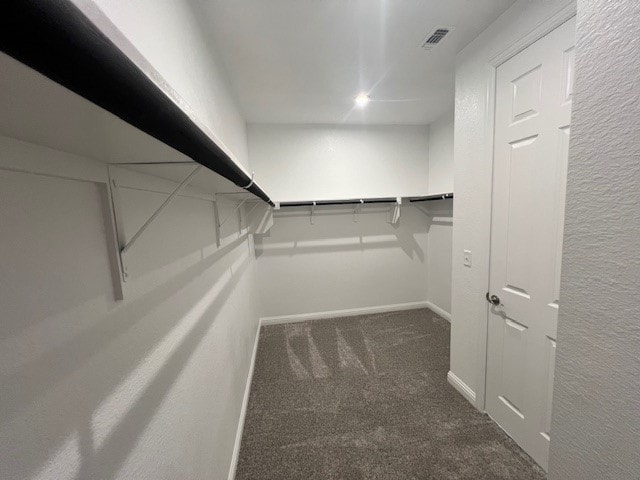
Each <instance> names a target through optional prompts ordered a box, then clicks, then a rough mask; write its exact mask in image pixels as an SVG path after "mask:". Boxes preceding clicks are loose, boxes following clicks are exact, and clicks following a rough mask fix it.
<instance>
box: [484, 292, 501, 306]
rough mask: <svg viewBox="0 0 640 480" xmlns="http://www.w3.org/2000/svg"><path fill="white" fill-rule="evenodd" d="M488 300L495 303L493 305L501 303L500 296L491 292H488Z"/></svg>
mask: <svg viewBox="0 0 640 480" xmlns="http://www.w3.org/2000/svg"><path fill="white" fill-rule="evenodd" d="M486 297H487V302H489V303H491V304H493V305H496V306H497V305H500V298H499V297H498V296H497V295H491V296H489V292H487V295H486Z"/></svg>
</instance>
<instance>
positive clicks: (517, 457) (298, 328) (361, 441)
mask: <svg viewBox="0 0 640 480" xmlns="http://www.w3.org/2000/svg"><path fill="white" fill-rule="evenodd" d="M448 369H449V323H448V322H447V321H446V320H444V319H442V318H441V317H439V316H437V315H435V314H434V313H432V312H431V311H430V310H426V309H418V310H408V311H402V312H393V313H384V314H375V315H363V316H358V317H347V318H340V319H331V320H316V321H309V322H304V323H293V324H286V325H273V326H266V327H263V328H262V330H261V332H260V341H259V346H258V352H257V358H256V365H255V371H254V376H253V380H252V383H251V393H250V396H249V405H248V411H247V416H246V421H245V426H244V432H243V436H242V445H241V449H240V457H239V461H238V467H237V471H236V479H237V480H249V479H250V480H258V479H260V480H270V479H274V480H275V479H278V480H295V479H305V480H307V479H323V480H324V479H345V480H346V479H348V480H358V479H398V480H401V479H437V480H446V479H473V480H480V479H491V480H494V479H544V478H546V477H545V474H544V472H543V471H542V470H541V469H540V468H539V467H537V466H536V464H535V463H534V462H533V461H532V460H531V458H530V457H529V456H528V455H527V454H526V453H524V452H523V451H522V450H521V449H520V448H519V447H518V446H517V445H516V444H515V443H514V442H513V440H511V438H509V437H508V436H507V435H506V434H505V433H504V432H503V431H502V430H501V429H500V428H499V427H498V426H497V425H496V424H494V423H493V422H492V421H491V419H489V417H487V416H486V415H483V414H481V413H480V412H478V411H477V410H475V409H474V408H473V407H472V406H471V405H470V404H469V403H468V402H467V401H466V400H465V399H464V398H463V397H462V396H461V395H460V394H459V393H458V392H456V391H455V390H454V388H453V387H451V386H450V385H449V384H448V382H447V371H448Z"/></svg>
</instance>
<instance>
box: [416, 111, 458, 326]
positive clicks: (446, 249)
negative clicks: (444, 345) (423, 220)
mask: <svg viewBox="0 0 640 480" xmlns="http://www.w3.org/2000/svg"><path fill="white" fill-rule="evenodd" d="M428 191H429V194H436V193H446V192H453V112H451V113H450V114H446V115H443V116H442V117H440V118H439V119H438V120H436V121H435V122H433V123H432V124H430V125H429V190H428ZM454 201H455V200H444V201H437V202H430V203H427V204H423V206H425V207H427V208H428V210H429V211H430V212H433V213H434V216H433V217H432V218H430V219H429V221H428V228H429V252H428V255H427V258H428V261H427V272H428V279H429V280H428V288H427V291H428V300H429V302H431V303H432V304H433V305H435V306H436V307H438V308H440V309H442V310H444V311H445V312H447V313H449V314H450V313H451V245H452V237H453V218H452V217H453V210H452V206H453V202H454Z"/></svg>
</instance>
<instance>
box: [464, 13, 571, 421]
mask: <svg viewBox="0 0 640 480" xmlns="http://www.w3.org/2000/svg"><path fill="white" fill-rule="evenodd" d="M575 15H576V5H575V3H571V4H570V5H567V6H566V7H565V8H563V9H562V10H560V11H559V12H557V13H556V14H555V15H553V16H552V17H550V18H548V19H547V20H545V21H544V22H542V23H541V24H540V25H538V26H537V27H536V28H535V29H533V30H532V31H531V32H529V33H528V34H526V35H524V36H523V37H521V38H520V39H519V40H518V41H517V42H515V43H513V44H512V45H510V46H509V47H508V48H506V49H505V50H503V51H502V52H500V53H499V54H497V55H495V56H494V57H493V58H491V60H489V62H488V63H487V92H486V105H487V109H486V112H485V131H484V138H485V146H486V150H485V152H484V153H483V156H484V159H485V161H486V164H487V165H489V166H490V169H491V171H490V178H491V188H490V189H489V202H488V204H489V205H490V208H492V207H493V200H492V199H493V154H494V134H495V112H496V77H497V71H498V67H499V66H500V65H502V64H503V63H505V62H506V61H507V60H509V59H511V58H512V57H514V56H515V55H517V54H518V53H520V52H521V51H523V50H524V49H526V48H527V47H529V46H530V45H532V44H534V43H535V42H537V41H538V40H540V39H541V38H542V37H544V36H545V35H547V34H549V33H551V32H552V31H553V30H555V29H556V28H558V27H559V26H560V25H562V24H563V23H565V22H566V21H567V20H569V19H571V18H572V17H575ZM484 235H485V238H486V239H487V242H486V245H487V250H486V251H485V252H484V254H485V255H486V258H491V256H490V255H491V214H489V223H488V224H487V225H485V231H484ZM487 265H489V263H488V262H487ZM489 269H490V267H488V268H487V272H486V284H485V291H486V292H488V291H489V276H490V273H491V272H490V270H489ZM488 331H489V305H488V304H487V307H486V310H485V313H484V316H483V321H482V322H481V324H480V328H479V329H478V339H477V345H478V349H477V352H478V357H477V365H478V369H479V371H478V377H477V378H478V380H479V381H478V387H477V389H476V392H475V406H476V408H477V409H479V410H480V411H483V412H484V411H485V405H486V382H487V342H488Z"/></svg>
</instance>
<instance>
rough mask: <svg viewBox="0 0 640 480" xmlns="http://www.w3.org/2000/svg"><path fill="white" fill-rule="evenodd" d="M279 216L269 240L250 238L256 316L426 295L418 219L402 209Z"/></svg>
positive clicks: (422, 223) (423, 233)
mask: <svg viewBox="0 0 640 480" xmlns="http://www.w3.org/2000/svg"><path fill="white" fill-rule="evenodd" d="M389 208H390V207H388V206H387V207H384V208H380V207H374V206H365V207H363V208H362V211H361V213H360V214H359V215H358V221H357V222H354V220H353V213H352V212H353V207H321V208H318V210H317V211H316V213H315V215H314V225H311V223H310V220H309V209H304V208H301V209H287V210H286V211H285V210H282V211H281V212H282V213H279V214H278V215H277V217H276V219H275V224H274V226H273V227H272V229H271V231H270V232H269V235H266V236H262V237H260V236H256V255H257V257H258V268H257V272H258V275H257V282H258V285H259V286H260V294H261V299H262V303H261V315H263V316H266V317H272V316H284V315H297V314H305V313H318V312H330V311H336V310H349V309H360V308H367V309H368V308H372V307H379V306H389V305H397V304H405V303H414V302H420V304H419V305H415V306H416V307H417V306H424V302H425V301H426V294H427V289H426V286H427V269H426V262H427V259H426V256H427V225H426V217H425V216H424V215H423V214H421V213H420V212H418V211H416V210H415V208H413V207H409V206H407V207H404V208H403V210H402V217H401V219H400V223H399V224H398V225H395V226H394V225H391V224H390V223H388V211H389Z"/></svg>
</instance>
